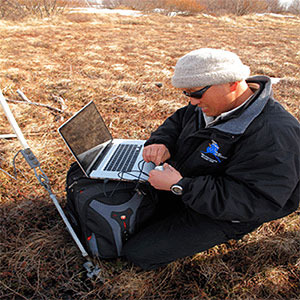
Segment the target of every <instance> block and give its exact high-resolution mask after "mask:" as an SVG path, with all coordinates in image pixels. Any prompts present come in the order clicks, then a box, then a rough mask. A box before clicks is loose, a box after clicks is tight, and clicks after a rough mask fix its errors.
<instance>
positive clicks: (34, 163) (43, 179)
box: [0, 89, 88, 257]
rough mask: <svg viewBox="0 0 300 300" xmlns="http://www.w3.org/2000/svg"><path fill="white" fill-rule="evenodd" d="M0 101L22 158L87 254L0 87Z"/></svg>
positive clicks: (76, 241) (77, 242) (83, 252)
mask: <svg viewBox="0 0 300 300" xmlns="http://www.w3.org/2000/svg"><path fill="white" fill-rule="evenodd" d="M0 102H1V105H2V107H3V110H4V112H5V114H6V117H7V119H8V121H9V123H10V125H11V126H12V128H13V130H14V131H15V133H16V135H17V138H18V140H19V141H20V143H21V145H22V147H23V148H24V150H21V153H22V154H23V156H24V158H25V159H26V161H27V163H28V164H29V165H30V167H31V168H32V169H34V173H35V176H36V177H37V179H38V181H39V182H40V184H41V185H42V186H43V187H44V188H45V189H46V190H47V191H48V193H49V194H50V198H51V199H52V201H53V203H54V205H55V207H56V209H57V210H58V212H59V214H60V216H61V217H62V219H63V221H64V223H65V225H66V226H67V229H68V230H69V232H70V234H71V236H72V238H73V239H74V241H75V243H76V244H77V246H78V248H79V249H80V251H81V254H82V256H83V257H86V256H88V253H87V252H86V251H85V249H84V247H83V245H82V243H81V242H80V240H79V239H78V237H77V235H76V233H75V231H74V230H73V228H72V226H71V224H70V222H69V220H68V219H67V217H66V215H65V213H64V211H63V210H62V208H61V206H60V205H59V203H58V201H57V199H56V197H55V195H54V194H53V193H52V191H51V188H50V185H49V179H48V177H47V176H46V174H45V173H44V172H43V170H42V169H41V168H40V163H39V161H38V160H37V158H36V157H35V156H34V154H33V153H32V151H31V150H30V148H29V146H28V144H27V141H26V140H25V138H24V136H23V133H22V131H21V129H20V127H19V125H18V124H17V122H16V120H15V117H14V116H13V114H12V112H11V110H10V108H9V106H8V104H7V102H6V100H5V98H4V96H3V94H2V91H1V89H0ZM36 168H39V170H40V171H41V172H42V174H41V175H37V172H36Z"/></svg>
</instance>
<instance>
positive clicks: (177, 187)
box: [171, 185, 183, 195]
mask: <svg viewBox="0 0 300 300" xmlns="http://www.w3.org/2000/svg"><path fill="white" fill-rule="evenodd" d="M171 191H172V192H173V193H174V194H175V195H182V192H183V189H182V186H180V185H173V186H172V187H171Z"/></svg>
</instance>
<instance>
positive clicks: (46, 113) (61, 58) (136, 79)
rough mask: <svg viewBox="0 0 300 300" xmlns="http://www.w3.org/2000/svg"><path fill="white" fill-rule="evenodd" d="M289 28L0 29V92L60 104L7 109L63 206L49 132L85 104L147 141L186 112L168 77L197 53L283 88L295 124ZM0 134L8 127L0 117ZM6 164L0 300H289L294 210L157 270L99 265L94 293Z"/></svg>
mask: <svg viewBox="0 0 300 300" xmlns="http://www.w3.org/2000/svg"><path fill="white" fill-rule="evenodd" d="M299 27H300V18H299V17H293V18H282V17H281V18H280V17H271V16H264V17H262V16H255V15H251V16H244V17H219V18H216V17H212V16H211V17H209V16H195V17H179V16H178V17H165V16H161V15H150V16H146V17H124V16H123V17H121V16H118V15H101V16H96V15H79V14H72V15H67V16H61V17H59V18H54V19H51V20H42V21H38V20H25V21H23V22H22V23H17V22H10V21H0V37H1V44H0V49H1V51H0V79H1V83H0V87H1V89H2V91H3V93H4V94H5V97H6V98H7V99H10V100H21V99H20V98H19V97H18V95H17V93H16V90H17V89H21V90H22V91H23V92H24V93H25V95H26V96H27V97H28V98H29V99H30V100H31V101H34V102H37V103H40V104H46V105H49V106H51V107H54V108H59V109H60V108H61V107H62V106H61V102H59V101H58V100H59V99H64V100H65V104H66V109H65V110H64V113H56V112H54V111H52V110H50V109H47V108H44V107H39V106H33V105H28V104H21V103H14V102H9V105H10V108H11V110H12V112H13V113H14V115H15V117H16V119H17V121H18V123H19V125H20V127H21V129H22V131H23V133H24V135H25V137H26V139H27V140H28V143H29V145H30V147H31V148H32V150H33V152H34V153H35V155H36V156H37V157H38V159H39V160H40V162H41V164H42V168H43V170H44V171H45V173H46V174H47V175H48V177H49V178H50V180H51V184H52V187H53V191H54V192H55V194H56V196H57V198H58V199H59V201H60V203H61V204H62V205H63V204H64V203H65V192H64V184H65V176H66V171H67V169H68V167H69V165H70V163H71V162H72V161H73V158H72V157H71V155H70V153H69V152H68V150H67V149H66V147H65V145H64V144H63V142H62V140H61V139H60V137H59V136H58V134H57V131H56V130H57V128H58V127H59V125H60V124H62V123H63V121H65V120H66V119H67V118H68V117H69V116H70V115H71V114H73V113H74V112H76V111H77V110H78V109H79V108H80V107H82V106H83V105H84V104H86V103H87V102H89V101H90V100H92V99H93V100H94V101H95V103H96V105H97V106H98V108H99V110H100V111H101V114H102V115H103V116H104V119H105V122H106V123H107V124H109V127H110V130H111V131H112V133H113V136H114V137H115V138H120V137H123V138H142V139H146V138H147V137H148V136H149V134H150V132H151V131H152V130H154V129H155V128H156V127H157V126H158V125H159V124H160V123H161V122H162V121H163V120H164V119H165V118H166V117H167V116H169V115H170V114H171V113H172V112H174V111H175V109H177V108H179V107H181V106H183V105H184V104H185V103H186V99H184V97H183V96H181V94H180V93H178V91H176V90H175V89H174V88H172V87H171V84H170V77H171V75H172V71H173V66H174V65H175V63H176V61H177V59H178V58H179V57H180V56H181V55H183V54H185V53H187V52H189V51H191V50H194V49H196V48H200V47H217V48H224V49H227V50H232V51H234V52H236V53H237V54H238V55H240V57H241V58H242V60H243V61H244V62H245V63H246V64H248V65H249V66H251V69H252V73H253V74H265V75H268V76H271V77H277V78H282V80H281V81H280V82H279V83H278V84H277V85H275V86H274V91H275V94H276V98H277V99H278V100H279V101H280V102H281V103H282V104H283V105H284V107H285V108H286V109H287V110H288V111H290V112H291V113H292V114H293V115H294V116H295V117H296V118H298V120H299V119H300V118H299V99H300V79H299V78H300V71H299V65H300V51H299V49H300V40H299ZM278 121H280V120H278ZM4 133H11V128H10V126H9V125H8V122H7V120H6V118H5V115H4V113H3V112H2V111H1V109H0V134H4ZM295 142H297V141H295ZM19 149H20V145H19V143H18V141H17V140H16V139H11V140H3V139H1V140H0V168H1V169H3V170H5V171H7V172H9V173H10V174H12V173H13V167H12V165H11V161H12V158H13V156H14V155H15V154H16V153H17V151H18V150H19ZM16 166H17V168H18V169H19V171H18V173H19V177H18V180H13V179H11V178H10V177H9V176H8V175H6V174H5V173H4V172H1V171H0V201H1V210H0V226H1V227H0V229H1V231H0V232H1V238H0V242H1V247H0V248H1V262H0V278H1V279H0V280H1V289H0V298H1V299H7V300H8V299H299V294H300V287H299V285H300V253H299V249H300V221H299V213H300V211H299V210H298V211H297V212H295V213H293V214H292V215H290V216H288V217H286V218H283V219H281V220H276V221H273V222H270V223H268V224H265V225H263V226H261V227H260V228H259V229H257V230H256V231H255V232H253V233H251V234H249V235H247V236H246V237H244V238H243V239H242V240H241V241H238V242H233V241H231V242H229V243H227V244H223V245H220V246H216V247H214V248H213V249H210V250H209V251H206V252H204V253H200V254H198V255H195V256H194V257H189V258H186V259H182V260H180V261H176V262H174V263H172V264H170V265H169V266H167V267H164V268H161V269H159V270H157V271H151V272H141V271H139V270H138V269H136V268H135V267H134V266H132V265H130V264H128V263H127V262H125V261H122V260H116V261H100V262H99V265H100V267H101V268H102V277H103V278H104V279H105V282H104V284H101V282H100V280H99V279H97V280H87V279H86V275H85V273H84V270H83V268H82V263H83V262H84V259H83V258H81V256H80V252H79V251H78V250H77V248H76V246H75V244H74V242H73V241H72V239H71V237H70V236H69V234H68V233H67V231H66V230H65V227H64V225H63V222H62V221H61V219H60V217H59V216H58V213H57V212H56V210H55V208H54V205H53V204H52V202H51V200H50V199H49V196H48V194H47V193H46V192H45V191H44V190H43V188H41V187H40V186H39V185H38V184H37V181H36V179H35V177H34V174H33V172H32V171H31V170H29V168H28V167H27V166H26V164H25V163H24V159H23V158H22V156H21V155H19V156H17V158H16Z"/></svg>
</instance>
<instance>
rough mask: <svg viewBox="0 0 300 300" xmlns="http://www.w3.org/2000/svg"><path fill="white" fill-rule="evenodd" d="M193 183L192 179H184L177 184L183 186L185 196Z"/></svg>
mask: <svg viewBox="0 0 300 300" xmlns="http://www.w3.org/2000/svg"><path fill="white" fill-rule="evenodd" d="M191 182H192V178H189V177H183V178H181V179H180V180H179V181H178V182H177V184H178V185H180V186H182V188H183V195H184V194H185V193H186V192H187V191H188V190H189V186H190V183H191Z"/></svg>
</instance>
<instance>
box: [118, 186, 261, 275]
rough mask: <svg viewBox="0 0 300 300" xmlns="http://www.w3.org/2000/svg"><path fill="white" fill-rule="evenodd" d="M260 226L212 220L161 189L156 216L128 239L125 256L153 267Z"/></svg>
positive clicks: (145, 267)
mask: <svg viewBox="0 0 300 300" xmlns="http://www.w3.org/2000/svg"><path fill="white" fill-rule="evenodd" d="M259 225H260V224H249V223H238V224H236V223H232V222H228V221H218V220H213V219H211V218H209V217H207V216H205V215H201V214H199V213H197V212H195V211H193V210H192V209H190V208H188V207H186V206H184V204H183V203H182V202H181V198H180V197H178V196H175V195H173V194H172V193H171V192H160V193H159V202H158V204H157V207H156V210H155V214H154V216H153V218H151V220H150V221H149V222H148V223H147V225H146V226H145V227H143V228H141V229H140V230H139V231H138V232H137V233H136V234H135V235H133V236H132V237H131V238H130V239H129V240H128V241H127V242H126V244H125V245H124V248H123V255H124V256H125V257H126V258H127V259H128V260H129V261H131V262H133V263H134V264H136V265H138V266H140V267H141V268H143V269H144V270H151V269H155V268H158V267H160V266H163V265H166V264H168V263H170V262H172V261H174V260H176V259H178V258H182V257H186V256H191V255H193V254H196V253H199V252H201V251H204V250H207V249H209V248H211V247H213V246H215V245H218V244H221V243H224V242H226V241H228V240H230V239H240V238H241V237H242V236H243V235H245V234H246V233H249V232H251V231H252V230H254V229H255V228H257V227H258V226H259Z"/></svg>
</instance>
